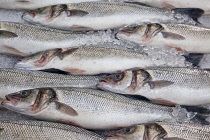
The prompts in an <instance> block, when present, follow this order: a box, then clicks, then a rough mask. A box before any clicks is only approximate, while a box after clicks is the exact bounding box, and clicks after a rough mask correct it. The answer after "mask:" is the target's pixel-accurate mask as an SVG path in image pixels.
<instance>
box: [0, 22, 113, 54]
mask: <svg viewBox="0 0 210 140" xmlns="http://www.w3.org/2000/svg"><path fill="white" fill-rule="evenodd" d="M110 40H111V38H110V36H109V35H107V34H106V33H105V32H100V33H98V32H91V33H72V32H67V31H60V30H51V29H47V28H42V27H38V26H30V25H26V24H20V23H11V22H0V53H5V54H13V55H19V56H27V55H30V54H34V53H37V52H40V51H46V50H49V49H55V48H70V47H74V46H80V45H88V44H91V45H97V44H99V43H102V42H106V41H110ZM112 41H113V40H112Z"/></svg>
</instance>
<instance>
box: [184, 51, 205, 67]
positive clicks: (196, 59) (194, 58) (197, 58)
mask: <svg viewBox="0 0 210 140" xmlns="http://www.w3.org/2000/svg"><path fill="white" fill-rule="evenodd" d="M203 56H204V54H198V53H197V54H189V55H186V56H184V57H185V59H186V61H188V62H190V63H192V64H193V66H198V65H199V63H200V62H201V60H202V58H203Z"/></svg>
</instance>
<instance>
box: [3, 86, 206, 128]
mask: <svg viewBox="0 0 210 140" xmlns="http://www.w3.org/2000/svg"><path fill="white" fill-rule="evenodd" d="M6 99H7V100H5V101H4V102H2V106H3V107H5V108H7V109H9V110H12V111H15V112H18V113H21V114H25V115H29V116H32V117H34V118H36V119H40V120H48V121H55V122H62V123H66V124H72V125H75V126H79V127H82V128H88V129H116V128H122V127H128V126H132V125H135V124H140V123H148V122H156V121H186V120H188V119H189V120H191V119H192V120H194V119H196V114H194V113H193V114H191V113H190V114H191V115H189V114H188V112H185V111H181V112H182V113H181V115H180V114H179V111H178V113H175V114H176V115H175V114H174V110H173V109H174V108H173V107H165V106H161V105H155V104H151V103H149V102H145V101H141V100H136V99H132V98H128V97H124V96H122V95H118V94H114V93H112V92H106V91H101V90H94V89H79V88H45V89H33V90H24V91H21V92H18V93H13V94H9V95H7V96H6ZM187 114H188V115H187ZM189 116H191V117H189ZM200 120H201V119H196V121H200ZM202 121H203V119H202ZM200 122H201V121H200ZM201 123H202V122H201Z"/></svg>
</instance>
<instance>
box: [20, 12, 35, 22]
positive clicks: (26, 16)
mask: <svg viewBox="0 0 210 140" xmlns="http://www.w3.org/2000/svg"><path fill="white" fill-rule="evenodd" d="M35 16H36V13H35V12H25V13H23V15H22V19H23V20H26V21H30V20H31V19H33V18H34V17H35Z"/></svg>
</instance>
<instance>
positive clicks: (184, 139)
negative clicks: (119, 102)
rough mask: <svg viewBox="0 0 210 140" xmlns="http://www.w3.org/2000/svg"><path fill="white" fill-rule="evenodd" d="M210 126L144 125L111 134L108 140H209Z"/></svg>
mask: <svg viewBox="0 0 210 140" xmlns="http://www.w3.org/2000/svg"><path fill="white" fill-rule="evenodd" d="M209 139H210V126H209V125H206V126H205V125H200V124H193V123H158V124H144V125H136V126H133V127H128V128H123V129H121V130H118V131H116V132H113V133H110V134H109V135H108V138H107V140H209Z"/></svg>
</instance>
